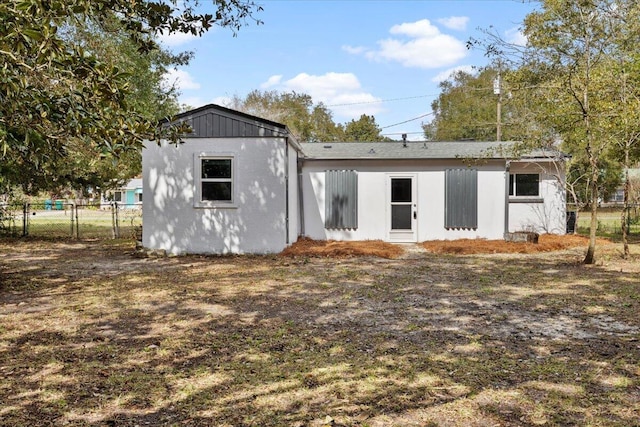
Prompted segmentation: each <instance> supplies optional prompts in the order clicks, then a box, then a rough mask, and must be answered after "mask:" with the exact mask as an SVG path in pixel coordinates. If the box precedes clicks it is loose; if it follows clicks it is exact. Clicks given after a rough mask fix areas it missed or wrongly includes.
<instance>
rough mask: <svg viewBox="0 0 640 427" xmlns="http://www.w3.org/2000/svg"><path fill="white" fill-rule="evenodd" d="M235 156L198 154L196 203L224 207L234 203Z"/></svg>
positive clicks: (204, 205) (203, 205)
mask: <svg viewBox="0 0 640 427" xmlns="http://www.w3.org/2000/svg"><path fill="white" fill-rule="evenodd" d="M234 168H235V162H234V158H233V156H198V157H197V158H196V177H197V184H196V186H197V187H196V198H197V199H196V205H197V206H200V207H224V206H227V207H229V206H232V205H233V203H234V191H235V189H234V172H235V171H234Z"/></svg>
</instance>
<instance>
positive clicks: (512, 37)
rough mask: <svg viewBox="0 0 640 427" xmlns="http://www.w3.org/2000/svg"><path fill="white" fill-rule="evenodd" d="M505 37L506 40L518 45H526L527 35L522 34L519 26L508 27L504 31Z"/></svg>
mask: <svg viewBox="0 0 640 427" xmlns="http://www.w3.org/2000/svg"><path fill="white" fill-rule="evenodd" d="M504 35H505V38H506V40H507V42H509V43H512V44H515V45H518V46H526V45H527V37H526V36H525V35H524V34H522V31H520V28H518V27H514V28H511V29H508V30H507V31H505V32H504Z"/></svg>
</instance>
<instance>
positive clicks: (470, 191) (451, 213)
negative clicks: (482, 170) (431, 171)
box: [444, 169, 478, 230]
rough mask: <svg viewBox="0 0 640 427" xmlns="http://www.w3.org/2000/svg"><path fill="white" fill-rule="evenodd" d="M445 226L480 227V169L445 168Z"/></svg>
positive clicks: (460, 227)
mask: <svg viewBox="0 0 640 427" xmlns="http://www.w3.org/2000/svg"><path fill="white" fill-rule="evenodd" d="M444 185H445V191H444V194H445V196H444V197H445V210H444V216H445V219H444V226H445V228H448V229H450V228H459V229H467V230H468V229H474V230H475V229H476V228H478V171H477V170H476V169H447V170H445V184H444Z"/></svg>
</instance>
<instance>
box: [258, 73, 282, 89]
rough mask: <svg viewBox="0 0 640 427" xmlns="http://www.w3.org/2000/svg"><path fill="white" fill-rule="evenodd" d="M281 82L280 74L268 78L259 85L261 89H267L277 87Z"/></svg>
mask: <svg viewBox="0 0 640 427" xmlns="http://www.w3.org/2000/svg"><path fill="white" fill-rule="evenodd" d="M281 81H282V74H277V75H275V76H271V77H269V79H268V80H267V81H266V82H264V83H262V84H261V85H260V88H261V89H268V88H270V87H273V86H277V85H279V84H280V82H281Z"/></svg>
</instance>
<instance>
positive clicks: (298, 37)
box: [161, 0, 534, 140]
mask: <svg viewBox="0 0 640 427" xmlns="http://www.w3.org/2000/svg"><path fill="white" fill-rule="evenodd" d="M257 2H258V3H259V4H261V5H262V7H263V8H264V10H263V11H262V12H260V13H258V14H257V15H256V18H257V19H260V20H261V21H262V22H263V24H261V25H256V24H255V23H253V22H252V21H248V26H245V27H243V28H241V29H240V31H239V32H238V33H237V36H236V37H233V34H232V32H231V31H230V30H228V29H222V28H216V29H214V30H212V31H209V32H208V33H207V34H205V35H204V36H203V37H200V38H197V37H191V36H185V35H171V36H164V37H161V41H162V43H163V44H164V45H165V46H166V47H169V48H170V49H172V50H174V51H183V50H192V51H194V52H195V58H194V59H193V60H192V61H191V64H190V65H189V66H187V67H181V68H179V69H177V70H172V72H171V73H170V75H168V76H167V79H168V81H170V82H172V83H174V82H175V83H176V84H177V85H178V86H179V88H180V90H181V97H180V101H181V102H182V103H185V104H188V105H190V106H192V107H200V106H202V105H205V104H209V103H217V104H221V105H225V102H226V100H228V98H229V97H231V96H234V95H238V96H240V97H244V96H245V95H246V94H247V93H249V92H250V91H252V90H254V89H260V90H278V91H291V90H295V91H296V92H303V93H308V94H309V95H311V96H312V97H313V100H314V102H316V103H317V102H323V103H324V104H325V105H326V106H328V107H329V109H330V110H331V111H332V113H333V118H334V121H336V122H338V123H344V122H347V121H349V120H351V119H354V118H355V119H357V118H358V117H360V115H361V114H369V115H371V114H372V115H374V116H375V118H376V122H377V123H378V125H379V126H381V127H383V133H384V134H386V135H388V136H390V137H391V138H394V139H400V134H402V133H407V134H408V137H409V139H410V140H420V139H422V137H423V136H422V128H421V126H420V125H421V123H422V122H427V121H429V118H430V116H429V115H428V114H429V113H430V112H431V102H432V101H433V100H434V99H435V98H437V96H438V94H439V92H440V91H439V88H438V83H439V82H440V81H441V80H443V79H446V78H447V76H448V75H449V74H450V73H451V71H452V70H455V69H458V68H460V67H463V68H466V69H470V67H473V66H483V65H486V64H487V59H486V58H485V56H484V53H483V52H481V51H477V50H468V49H467V48H466V42H467V41H468V40H469V38H470V37H476V38H478V37H482V33H481V31H480V30H481V29H489V28H493V31H495V32H496V33H498V34H500V35H501V36H502V37H504V38H505V39H508V40H513V41H518V40H521V37H522V36H521V34H520V33H519V31H518V30H519V27H520V24H521V22H522V20H523V19H524V17H525V16H526V14H527V13H529V12H530V11H531V10H533V7H534V6H533V5H532V4H531V3H529V2H526V3H523V2H522V1H512V0H494V1H480V0H466V1H460V0H458V1H455V0H451V1H433V0H411V1H409V0H262V1H260V0H257ZM203 3H204V4H205V6H203V10H206V9H207V6H206V4H207V3H208V1H207V0H203ZM209 8H210V6H209ZM425 115H426V116H425ZM421 116H424V117H421ZM416 118H417V119H416ZM414 119H415V120H414ZM402 122H406V123H402ZM399 123H402V124H399Z"/></svg>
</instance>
